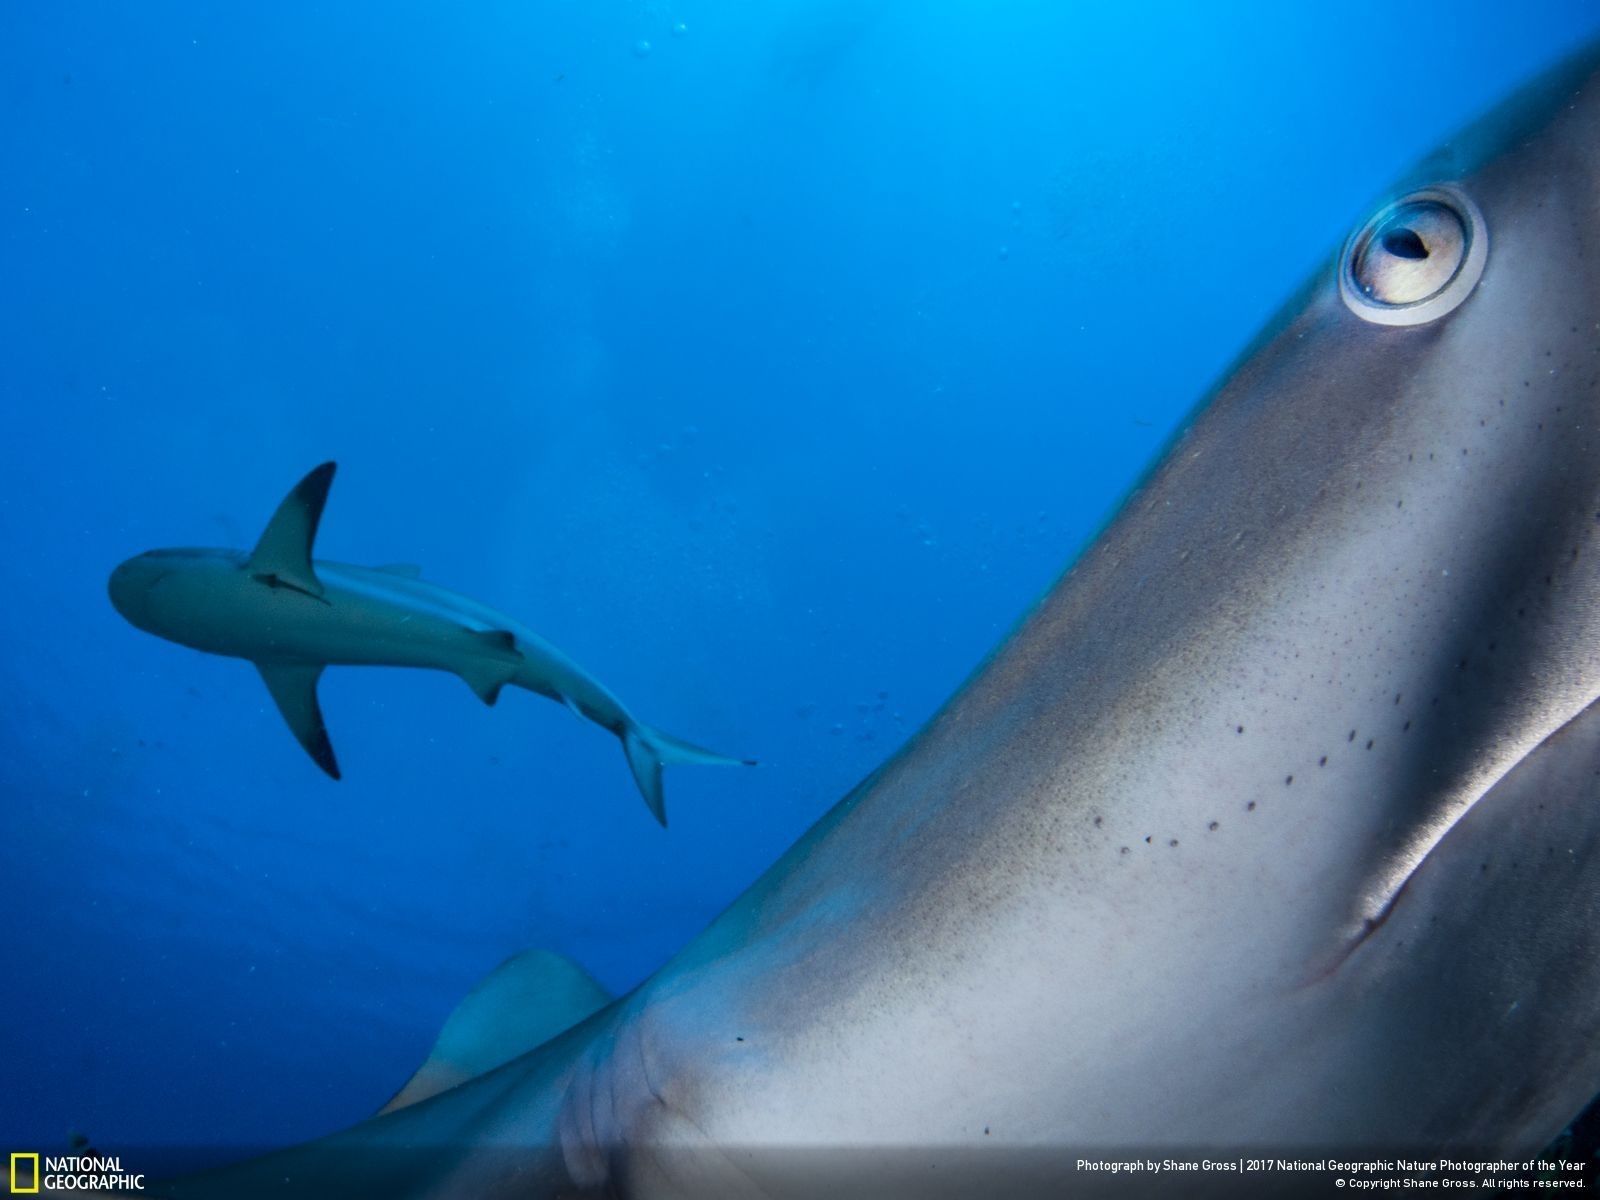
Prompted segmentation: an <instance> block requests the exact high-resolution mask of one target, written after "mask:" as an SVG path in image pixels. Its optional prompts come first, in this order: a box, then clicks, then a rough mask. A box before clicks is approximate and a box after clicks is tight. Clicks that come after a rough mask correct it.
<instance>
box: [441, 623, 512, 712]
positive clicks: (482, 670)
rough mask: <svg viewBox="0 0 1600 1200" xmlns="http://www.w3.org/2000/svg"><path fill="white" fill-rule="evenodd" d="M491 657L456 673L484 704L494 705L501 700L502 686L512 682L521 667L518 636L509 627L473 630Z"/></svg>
mask: <svg viewBox="0 0 1600 1200" xmlns="http://www.w3.org/2000/svg"><path fill="white" fill-rule="evenodd" d="M472 636H473V637H474V638H475V639H477V641H478V642H479V644H480V645H481V646H482V647H483V648H484V650H485V651H486V652H487V654H488V655H490V657H487V658H475V659H473V660H472V661H471V662H469V663H468V664H467V665H466V666H464V667H462V668H461V670H460V671H459V672H457V674H459V675H460V676H461V678H462V679H464V680H466V683H467V686H468V687H469V688H471V689H472V690H473V693H474V694H475V695H476V696H477V697H478V699H480V700H482V701H483V702H484V703H485V704H488V705H493V704H494V702H495V701H496V700H498V699H500V689H501V688H503V687H505V685H506V684H508V683H510V682H511V680H512V678H513V677H515V675H516V673H517V670H518V668H520V667H521V666H522V663H523V657H522V651H521V650H518V649H517V638H516V635H515V634H513V633H512V632H511V631H510V630H508V629H488V630H473V631H472Z"/></svg>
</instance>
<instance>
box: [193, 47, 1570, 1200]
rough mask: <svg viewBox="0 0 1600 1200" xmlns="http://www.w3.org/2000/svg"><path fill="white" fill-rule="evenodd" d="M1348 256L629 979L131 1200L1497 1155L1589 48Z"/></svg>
mask: <svg viewBox="0 0 1600 1200" xmlns="http://www.w3.org/2000/svg"><path fill="white" fill-rule="evenodd" d="M1356 229H1357V232H1356V234H1355V235H1354V236H1353V237H1352V240H1351V242H1350V243H1349V245H1347V247H1346V248H1345V249H1344V251H1342V252H1341V253H1340V254H1339V255H1338V256H1337V257H1336V258H1335V259H1334V260H1333V261H1332V262H1331V263H1330V264H1329V266H1328V268H1327V269H1325V270H1324V271H1321V272H1319V273H1318V274H1317V275H1316V276H1315V277H1314V278H1313V279H1312V280H1311V281H1310V282H1309V284H1308V285H1307V287H1306V288H1305V289H1304V290H1303V291H1302V293H1301V294H1300V295H1299V296H1298V297H1297V298H1296V299H1295V300H1294V301H1292V302H1291V303H1290V304H1289V305H1288V306H1287V307H1286V309H1285V310H1284V312H1283V313H1282V315H1281V316H1280V318H1279V319H1278V320H1277V321H1276V322H1275V323H1274V324H1273V325H1272V326H1271V327H1270V328H1269V329H1268V330H1267V331H1266V332H1265V333H1264V334H1263V335H1262V337H1261V338H1260V339H1259V340H1258V342H1257V343H1256V344H1255V345H1254V346H1253V347H1252V348H1251V349H1250V350H1249V351H1247V352H1246V354H1245V356H1244V357H1243V358H1242V359H1241V360H1240V362H1239V363H1238V365H1237V366H1236V367H1235V368H1234V369H1233V370H1232V371H1231V373H1230V374H1229V375H1228V376H1227V377H1226V378H1225V379H1224V381H1223V382H1222V383H1221V384H1220V386H1218V387H1217V388H1216V389H1215V391H1214V392H1212V393H1211V395H1210V396H1209V397H1207V399H1206V401H1205V403H1204V404H1203V405H1202V406H1201V407H1200V409H1199V410H1197V413H1196V416H1195V417H1194V419H1193V421H1192V423H1191V424H1190V425H1189V427H1188V428H1186V429H1185V430H1184V431H1183V432H1182V433H1181V434H1180V435H1179V436H1178V437H1177V438H1176V440H1175V441H1174V442H1173V444H1172V445H1171V446H1170V447H1169V448H1168V450H1167V452H1166V453H1165V456H1164V458H1163V459H1162V460H1161V461H1160V462H1159V463H1158V465H1157V466H1156V468H1155V469H1154V470H1153V471H1152V473H1151V474H1150V475H1149V476H1148V477H1147V478H1146V479H1145V481H1144V482H1143V483H1142V484H1141V486H1140V487H1139V488H1138V489H1137V490H1136V491H1135V492H1134V493H1133V494H1132V495H1131V496H1130V497H1129V498H1128V500H1127V501H1126V502H1125V504H1124V506H1123V508H1122V509H1121V511H1120V513H1119V515H1118V516H1117V517H1116V519H1115V520H1114V521H1113V522H1112V523H1111V524H1110V525H1109V526H1108V527H1107V528H1106V530H1105V531H1104V532H1103V534H1102V535H1101V536H1100V538H1099V539H1098V541H1097V542H1095V543H1094V544H1093V545H1092V546H1091V547H1090V548H1089V549H1088V550H1087V552H1086V553H1084V554H1083V556H1082V557H1081V558H1080V559H1079V560H1078V562H1077V563H1076V564H1075V565H1073V566H1072V567H1071V569H1070V570H1068V572H1067V573H1066V574H1065V575H1064V576H1063V578H1062V579H1061V580H1060V581H1059V582H1058V583H1057V584H1056V586H1055V587H1054V588H1053V589H1052V591H1051V592H1050V593H1049V595H1048V596H1047V597H1046V598H1045V599H1044V601H1043V602H1042V603H1041V604H1040V605H1039V606H1038V607H1037V608H1036V609H1035V610H1034V611H1033V612H1032V613H1031V614H1030V615H1029V617H1028V618H1027V619H1026V620H1025V621H1024V623H1023V624H1022V625H1021V626H1020V628H1019V629H1018V630H1017V631H1016V632H1015V633H1014V634H1013V635H1012V636H1011V638H1010V639H1009V640H1008V641H1007V642H1006V643H1004V644H1003V645H1002V646H1001V647H1000V648H999V649H998V650H997V651H996V652H995V654H994V655H993V657H992V658H991V659H990V660H989V661H988V662H987V663H986V664H985V665H984V666H983V667H982V668H981V669H980V670H979V671H978V672H977V673H976V674H975V675H974V676H973V677H972V678H971V679H970V680H969V681H968V683H967V684H966V685H965V686H964V687H963V688H962V689H961V690H960V691H959V692H958V693H957V694H956V695H955V696H954V697H953V698H952V699H951V700H950V701H949V702H948V703H947V704H946V706H945V707H944V708H943V709H942V710H941V711H940V712H939V713H938V714H937V715H936V716H935V717H934V718H933V719H932V720H931V721H930V722H929V724H928V725H927V726H926V727H924V728H923V729H922V730H921V731H920V732H919V733H918V735H917V736H916V737H915V738H914V739H913V740H912V741H911V742H910V743H908V744H907V745H906V746H905V747H904V748H903V749H902V750H901V751H900V752H898V753H897V754H896V755H895V756H894V757H893V758H891V759H890V760H889V761H888V762H886V763H885V764H884V765H883V766H881V767H880V768H879V769H878V770H877V771H876V772H875V773H874V774H873V775H872V776H870V777H869V778H868V779H866V780H865V781H863V782H862V783H861V784H860V785H859V786H858V787H857V788H856V789H855V790H854V791H853V792H852V793H851V794H850V795H848V796H847V797H845V798H844V799H843V800H842V801H841V802H840V803H839V804H838V805H837V806H835V808H834V809H833V810H832V811H830V812H829V813H828V814H827V815H826V816H825V817H824V818H823V819H822V820H821V821H820V822H819V823H818V824H817V825H816V826H815V827H814V828H813V829H812V830H811V831H810V832H809V833H808V834H806V835H805V836H804V837H803V838H802V839H801V840H800V842H799V843H798V844H797V845H796V846H794V847H793V848H792V849H791V850H790V851H789V852H788V853H787V854H786V855H785V856H784V857H783V858H781V859H780V860H779V861H778V863H777V864H775V865H774V866H773V867H772V868H771V869H770V870H769V871H768V872H767V873H766V874H765V875H764V876H763V877H762V878H761V879H760V880H758V881H757V882H756V883H755V884H754V885H753V886H752V887H751V889H750V890H749V891H748V892H746V893H745V894H744V895H743V896H742V897H741V898H740V899H739V900H737V901H736V902H735V903H734V904H733V905H732V906H731V907H730V908H729V909H728V910H727V911H726V912H725V913H724V914H723V915H722V916H721V917H719V918H718V919H717V920H716V921H715V922H713V924H712V925H711V926H710V927H709V928H708V929H707V930H706V931H705V932H704V933H702V934H701V935H700V936H699V937H698V938H697V939H695V940H694V941H693V942H691V943H690V944H689V946H688V947H687V948H685V949H684V950H683V951H682V952H681V953H680V954H679V955H678V956H677V957H675V958H674V959H673V960H672V961H670V962H669V963H668V964H667V965H666V966H665V967H663V968H662V969H661V970H660V971H659V972H658V973H657V974H656V975H654V976H653V977H651V978H650V979H648V980H646V981H645V982H644V983H643V984H641V985H640V986H639V987H638V988H636V989H635V990H634V991H633V992H631V993H629V994H628V995H625V996H623V997H621V998H619V999H618V1000H616V1001H615V1002H614V1003H612V1004H611V1005H610V1006H608V1007H606V1008H603V1009H601V1010H600V1011H598V1012H596V1013H594V1014H593V1015H591V1016H589V1017H587V1018H586V1019H584V1020H582V1021H581V1022H579V1023H578V1024H576V1025H575V1026H573V1027H572V1028H571V1029H569V1030H568V1031H567V1032H565V1033H563V1034H561V1035H559V1036H557V1037H556V1038H554V1039H552V1040H551V1041H550V1042H548V1043H546V1044H545V1045H543V1046H541V1047H539V1048H537V1049H535V1050H533V1051H532V1052H530V1053H528V1054H525V1055H523V1056H521V1057H519V1058H517V1059H514V1060H512V1061H511V1062H509V1063H506V1064H504V1065H502V1066H500V1067H498V1068H497V1069H494V1070H491V1071H488V1072H487V1073H485V1074H483V1075H481V1076H480V1077H478V1078H477V1079H475V1080H473V1081H471V1082H469V1083H466V1084H464V1085H462V1086H459V1087H456V1088H453V1089H450V1090H447V1091H444V1092H442V1093H439V1094H437V1095H435V1096H433V1097H432V1098H431V1099H428V1100H425V1101H423V1102H421V1103H419V1104H416V1105H413V1106H411V1107H409V1108H406V1109H403V1110H400V1111H398V1112H395V1113H393V1114H391V1115H388V1116H385V1117H380V1118H377V1119H375V1120H371V1121H368V1122H366V1123H363V1124H361V1125H358V1126H355V1127H354V1128H352V1129H350V1130H347V1131H345V1132H343V1133H339V1134H335V1135H333V1136H331V1137H329V1138H326V1139H323V1140H322V1141H318V1142H314V1143H311V1144H309V1145H306V1146H303V1147H298V1148H293V1149H288V1150H285V1151H281V1152H279V1153H276V1154H272V1155H268V1156H266V1157H264V1158H261V1159H258V1160H255V1161H253V1162H248V1163H244V1164H241V1165H239V1166H237V1167H234V1168H231V1169H225V1170H222V1171H219V1172H215V1173H211V1174H206V1175H199V1176H194V1177H192V1178H189V1179H186V1180H178V1181H173V1183H172V1184H171V1185H170V1187H169V1188H168V1189H167V1191H166V1194H169V1195H172V1196H175V1197H189V1196H202V1197H204V1196H230V1197H237V1196H254V1195H280V1194H281V1195H290V1194H293V1195H306V1194H316V1195H327V1196H335V1195H337V1196H346V1197H366V1196H372V1197H378V1196H383V1197H430V1198H433V1197H452V1196H472V1197H502V1196H503V1197H510V1196H518V1197H555V1196H588V1195H594V1196H601V1195H603V1196H625V1197H630V1198H649V1200H663V1198H668V1197H671V1198H688V1197H704V1196H752V1197H754V1196H764V1197H774V1196H784V1197H788V1196H812V1195H819V1194H821V1195H829V1196H926V1195H931V1194H949V1195H962V1194H968V1195H970V1194H1008V1195H1031V1194H1062V1189H1064V1188H1071V1189H1074V1192H1073V1194H1077V1191H1079V1190H1087V1191H1091V1192H1093V1191H1096V1190H1098V1189H1101V1188H1107V1189H1111V1190H1116V1186H1115V1185H1116V1184H1117V1183H1118V1182H1119V1181H1117V1180H1114V1179H1108V1178H1106V1177H1104V1176H1101V1177H1095V1176H1092V1175H1088V1174H1084V1173H1079V1172H1077V1171H1076V1170H1075V1167H1074V1163H1075V1160H1076V1159H1077V1158H1078V1157H1079V1156H1086V1157H1089V1158H1095V1157H1100V1156H1103V1155H1107V1154H1117V1153H1118V1152H1123V1153H1126V1152H1133V1153H1141V1152H1142V1153H1146V1154H1149V1153H1151V1152H1152V1151H1156V1150H1158V1148H1162V1147H1166V1148H1171V1149H1173V1150H1183V1151H1185V1152H1186V1153H1185V1154H1184V1155H1183V1157H1193V1158H1196V1159H1198V1158H1200V1157H1202V1155H1204V1156H1208V1157H1213V1158H1224V1159H1225V1158H1226V1157H1227V1153H1228V1150H1229V1149H1236V1150H1238V1151H1241V1152H1244V1151H1247V1150H1248V1149H1250V1148H1256V1149H1258V1150H1263V1151H1265V1150H1270V1151H1274V1152H1279V1153H1282V1152H1288V1151H1299V1152H1303V1153H1309V1152H1313V1151H1320V1152H1328V1151H1335V1152H1338V1151H1355V1150H1364V1151H1373V1150H1379V1149H1387V1150H1397V1151H1398V1150H1409V1151H1413V1152H1421V1153H1424V1155H1425V1156H1428V1157H1431V1156H1433V1155H1435V1154H1437V1153H1438V1152H1440V1151H1455V1152H1472V1153H1475V1154H1476V1153H1483V1152H1490V1153H1494V1154H1498V1155H1507V1156H1514V1157H1519V1158H1526V1157H1528V1156H1529V1155H1531V1154H1532V1153H1534V1152H1536V1151H1538V1150H1539V1149H1540V1148H1541V1147H1543V1146H1544V1145H1546V1144H1547V1143H1548V1142H1549V1140H1550V1139H1551V1138H1552V1137H1554V1136H1555V1135H1556V1134H1557V1133H1558V1132H1559V1131H1560V1130H1561V1129H1562V1127H1563V1125H1564V1124H1565V1123H1566V1122H1567V1121H1568V1120H1570V1119H1571V1118H1572V1117H1573V1116H1574V1115H1575V1114H1576V1113H1577V1112H1578V1111H1579V1109H1580V1108H1581V1107H1582V1106H1583V1104H1584V1102H1585V1101H1586V1100H1587V1099H1588V1098H1589V1097H1590V1096H1591V1095H1593V1094H1594V1092H1595V1090H1596V1089H1597V1087H1600V54H1597V53H1596V52H1595V50H1593V49H1591V50H1590V51H1588V52H1587V53H1585V54H1583V55H1580V56H1578V57H1577V58H1575V59H1573V60H1572V61H1570V62H1568V63H1566V64H1564V65H1563V66H1561V67H1560V68H1558V69H1556V70H1554V71H1553V72H1551V73H1550V74H1548V75H1547V76H1545V77H1544V78H1542V79H1541V80H1539V81H1536V83H1535V84H1534V85H1532V86H1531V87H1530V88H1528V89H1527V90H1526V91H1525V92H1523V93H1521V94H1519V95H1518V96H1516V97H1513V98H1512V99H1511V100H1509V101H1507V102H1506V103H1505V104H1504V105H1503V106H1502V107H1501V108H1500V109H1498V110H1496V111H1495V112H1494V113H1491V114H1490V115H1489V116H1488V117H1486V118H1485V119H1483V120H1482V121H1480V122H1478V123H1477V124H1475V125H1473V126H1471V127H1469V128H1468V129H1467V130H1465V131H1464V132H1463V133H1462V134H1461V135H1459V136H1458V137H1457V138H1456V139H1454V140H1453V141H1452V142H1450V143H1449V144H1448V145H1446V146H1445V147H1444V148H1443V149H1442V150H1441V151H1439V152H1438V153H1437V154H1435V155H1434V156H1433V157H1432V158H1430V159H1428V160H1426V161H1425V162H1423V163H1422V164H1420V166H1419V167H1418V168H1417V170H1416V171H1415V172H1414V173H1413V174H1412V175H1410V176H1408V177H1407V178H1405V179H1403V180H1401V181H1400V182H1399V183H1398V184H1397V185H1396V186H1395V188H1394V189H1393V191H1392V193H1391V194H1390V195H1389V196H1387V197H1385V198H1384V200H1383V202H1382V203H1380V204H1378V205H1376V206H1375V207H1374V209H1373V210H1372V213H1371V214H1370V215H1369V217H1368V218H1367V219H1366V220H1363V221H1362V222H1361V223H1360V224H1359V225H1358V226H1357V227H1356ZM1154 1156H1155V1157H1157V1158H1159V1157H1161V1155H1160V1154H1159V1153H1156V1154H1155V1155H1154ZM286 1181H287V1182H286ZM1249 1182H1251V1181H1249V1180H1240V1179H1239V1178H1238V1177H1237V1176H1214V1177H1211V1178H1208V1179H1205V1180H1203V1181H1202V1180H1199V1179H1190V1180H1185V1181H1184V1182H1183V1183H1182V1184H1181V1185H1179V1186H1180V1188H1181V1189H1182V1190H1180V1191H1178V1192H1168V1193H1167V1194H1192V1192H1194V1191H1195V1190H1196V1189H1198V1188H1199V1187H1201V1186H1211V1187H1221V1188H1222V1190H1223V1192H1224V1194H1229V1195H1235V1194H1239V1192H1240V1190H1241V1189H1242V1188H1243V1187H1244V1186H1245V1185H1246V1184H1247V1183H1249ZM1256 1182H1260V1181H1259V1180H1257V1181H1256ZM308 1188H309V1192H308V1191H307V1190H306V1189H308ZM296 1189H298V1190H296Z"/></svg>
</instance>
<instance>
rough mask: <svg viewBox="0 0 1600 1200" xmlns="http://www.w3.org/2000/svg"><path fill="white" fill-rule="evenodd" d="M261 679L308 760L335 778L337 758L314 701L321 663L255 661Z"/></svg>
mask: <svg viewBox="0 0 1600 1200" xmlns="http://www.w3.org/2000/svg"><path fill="white" fill-rule="evenodd" d="M256 670H258V671H260V672H261V681H262V682H263V683H265V684H266V685H267V691H269V692H271V693H272V699H273V702H274V703H276V704H277V706H278V711H279V712H280V713H282V714H283V719H284V720H285V721H287V722H288V723H289V731H290V732H291V733H293V734H294V736H295V739H296V740H297V741H298V742H299V743H300V744H301V745H302V746H304V747H305V748H306V753H307V754H309V755H311V760H312V761H313V762H315V763H316V764H317V766H319V767H321V768H322V769H323V770H324V771H326V772H327V773H328V774H329V775H331V776H333V778H335V779H338V778H339V760H338V759H336V758H335V757H334V756H333V743H332V742H331V741H329V740H328V727H327V726H326V725H325V724H324V723H323V720H322V705H321V704H319V703H318V702H317V680H319V679H321V678H322V664H321V663H257V664H256Z"/></svg>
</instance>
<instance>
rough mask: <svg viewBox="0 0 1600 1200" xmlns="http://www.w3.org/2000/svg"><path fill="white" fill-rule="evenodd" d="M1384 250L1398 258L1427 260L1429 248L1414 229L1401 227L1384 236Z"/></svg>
mask: <svg viewBox="0 0 1600 1200" xmlns="http://www.w3.org/2000/svg"><path fill="white" fill-rule="evenodd" d="M1383 248H1384V249H1385V250H1387V251H1388V252H1389V253H1390V254H1392V255H1394V256H1395V257H1396V258H1427V257H1428V247H1427V246H1426V245H1425V244H1424V243H1423V241H1422V239H1421V238H1420V237H1418V236H1417V232H1416V230H1414V229H1407V228H1406V227H1405V226H1401V227H1400V228H1399V229H1391V230H1389V231H1388V232H1387V233H1385V234H1384V235H1383Z"/></svg>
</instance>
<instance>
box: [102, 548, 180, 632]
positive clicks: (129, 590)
mask: <svg viewBox="0 0 1600 1200" xmlns="http://www.w3.org/2000/svg"><path fill="white" fill-rule="evenodd" d="M168 571H169V568H168V567H165V566H163V565H162V564H161V563H160V562H159V561H157V560H156V559H155V558H154V557H152V556H151V555H149V554H140V555H137V556H135V557H133V558H130V559H128V561H127V562H124V563H121V564H119V565H118V566H117V568H116V569H115V570H114V571H112V572H111V578H110V579H109V580H108V581H107V582H106V591H107V592H108V593H109V594H110V596H111V606H112V607H113V608H115V609H116V610H117V611H118V612H119V613H121V614H122V615H123V616H124V617H125V618H127V619H128V620H129V621H131V622H133V623H134V624H135V625H142V623H143V622H142V621H141V620H140V618H141V616H142V614H143V611H144V608H145V599H146V597H147V596H149V594H150V589H151V588H153V587H155V585H156V584H158V583H160V582H161V581H162V580H163V579H164V578H166V576H167V574H168Z"/></svg>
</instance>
